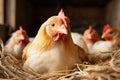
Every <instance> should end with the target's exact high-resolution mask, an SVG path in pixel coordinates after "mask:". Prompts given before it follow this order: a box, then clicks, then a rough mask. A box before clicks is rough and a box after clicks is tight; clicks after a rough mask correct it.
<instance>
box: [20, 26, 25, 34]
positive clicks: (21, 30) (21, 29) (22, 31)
mask: <svg viewBox="0 0 120 80" xmlns="http://www.w3.org/2000/svg"><path fill="white" fill-rule="evenodd" d="M19 30H20V34H24V30H23V28H22V26H20V27H19Z"/></svg>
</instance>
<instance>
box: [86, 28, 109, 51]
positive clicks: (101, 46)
mask: <svg viewBox="0 0 120 80" xmlns="http://www.w3.org/2000/svg"><path fill="white" fill-rule="evenodd" d="M84 40H85V42H86V43H87V46H88V49H89V53H98V52H106V51H109V50H110V49H111V43H110V42H109V41H102V40H100V37H99V35H98V33H97V31H96V30H95V29H93V28H92V26H90V27H89V29H87V30H86V31H85V32H84Z"/></svg>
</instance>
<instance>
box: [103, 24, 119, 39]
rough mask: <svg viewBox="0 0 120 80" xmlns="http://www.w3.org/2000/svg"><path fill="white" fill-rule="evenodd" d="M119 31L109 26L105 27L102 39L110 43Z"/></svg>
mask: <svg viewBox="0 0 120 80" xmlns="http://www.w3.org/2000/svg"><path fill="white" fill-rule="evenodd" d="M117 32H118V31H117V30H116V29H114V28H112V27H111V26H110V25H109V24H107V25H105V26H104V28H103V33H102V38H104V39H105V40H106V41H110V40H111V39H112V38H113V37H114V36H115V35H116V34H117Z"/></svg>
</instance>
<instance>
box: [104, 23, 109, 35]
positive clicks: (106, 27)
mask: <svg viewBox="0 0 120 80" xmlns="http://www.w3.org/2000/svg"><path fill="white" fill-rule="evenodd" d="M110 28H111V26H110V25H109V24H107V25H105V26H104V28H103V33H105V32H106V31H107V30H108V29H110Z"/></svg>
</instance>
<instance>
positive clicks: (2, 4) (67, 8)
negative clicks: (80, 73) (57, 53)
mask: <svg viewBox="0 0 120 80" xmlns="http://www.w3.org/2000/svg"><path fill="white" fill-rule="evenodd" d="M61 8H62V9H63V10H64V12H65V15H66V16H68V17H69V18H70V21H71V22H70V27H71V31H73V32H78V33H83V31H84V30H85V29H86V28H88V27H89V25H92V26H93V28H95V29H96V30H97V31H98V33H99V35H101V32H102V28H103V26H104V25H105V24H110V25H111V26H113V27H116V28H118V29H120V28H119V26H120V0H0V31H1V33H0V37H1V38H2V39H3V40H4V41H6V40H7V39H8V38H9V36H10V35H9V34H11V33H12V32H13V31H15V30H16V29H18V28H19V26H20V25H22V26H23V28H24V29H25V30H26V31H27V33H28V35H29V36H30V37H34V36H35V35H36V34H37V31H38V29H39V28H40V26H41V24H42V23H43V22H45V21H46V20H47V19H48V18H49V17H51V16H53V15H57V14H58V12H59V11H60V9H61Z"/></svg>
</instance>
